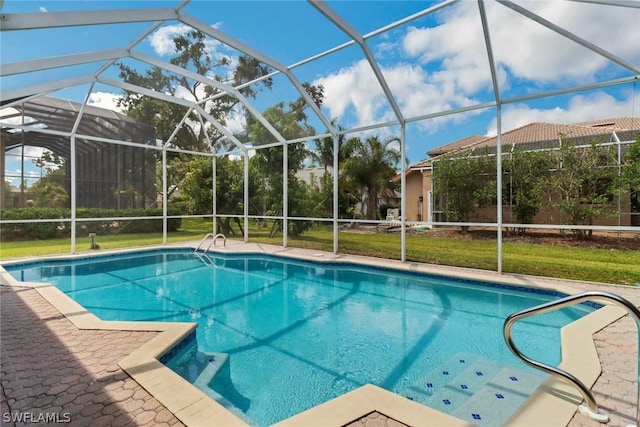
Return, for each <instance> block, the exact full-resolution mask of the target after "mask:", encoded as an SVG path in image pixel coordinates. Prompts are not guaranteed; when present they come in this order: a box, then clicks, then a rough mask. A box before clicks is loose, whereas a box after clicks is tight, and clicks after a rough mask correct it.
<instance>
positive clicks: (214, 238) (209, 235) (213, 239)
mask: <svg viewBox="0 0 640 427" xmlns="http://www.w3.org/2000/svg"><path fill="white" fill-rule="evenodd" d="M209 238H211V242H209V246H207V248H206V249H205V250H204V251H205V252H207V251H208V250H209V249H210V248H211V246H215V245H216V241H217V240H218V239H220V238H222V247H225V248H226V247H227V237H226V236H225V235H224V234H220V233H219V234H216V235H214V234H213V233H207V234H205V236H204V237H203V238H202V240H200V243H198V246H196V248H195V250H194V252H198V250H200V248H201V247H202V245H203V244H204V242H206V241H207V239H209Z"/></svg>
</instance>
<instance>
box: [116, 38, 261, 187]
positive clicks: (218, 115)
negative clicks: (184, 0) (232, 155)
mask: <svg viewBox="0 0 640 427" xmlns="http://www.w3.org/2000/svg"><path fill="white" fill-rule="evenodd" d="M206 42H207V39H206V36H205V35H204V34H203V33H202V32H200V31H195V30H194V31H190V32H188V33H186V34H184V35H179V36H176V37H175V38H174V39H173V43H174V50H175V52H176V54H175V56H174V57H173V58H171V59H170V61H169V62H170V63H171V64H173V65H176V66H178V67H181V68H184V69H187V70H191V71H194V72H195V73H197V74H199V75H202V76H209V77H210V78H211V79H214V80H217V81H219V82H222V83H226V84H229V85H233V86H241V85H242V84H243V83H247V82H250V81H253V80H255V79H257V78H259V77H264V76H266V75H267V74H268V73H269V72H270V71H271V70H270V69H269V67H267V66H266V65H263V64H261V63H260V62H259V61H257V60H256V59H255V58H252V57H249V56H240V57H239V58H237V64H236V66H235V68H234V69H233V70H230V66H231V64H232V62H233V61H232V59H231V58H229V57H226V56H221V57H220V58H219V59H217V60H216V61H214V60H213V59H212V57H211V55H210V54H209V52H208V50H207V43H206ZM118 66H119V68H120V77H121V78H122V79H123V80H124V81H125V82H127V83H131V84H135V85H138V86H141V87H145V88H149V89H152V90H154V91H156V92H159V93H163V94H170V95H173V96H179V95H178V94H179V93H180V92H183V91H187V92H188V93H189V95H190V96H191V97H192V98H193V99H195V100H196V101H203V100H204V99H206V98H209V97H211V96H212V95H214V94H219V90H218V89H216V88H215V87H214V86H211V85H206V84H204V83H202V82H200V81H193V80H191V79H189V78H187V77H184V76H182V75H179V74H175V73H168V72H166V71H164V70H163V69H162V68H160V67H155V66H154V67H151V68H149V69H147V70H146V71H144V73H140V72H139V71H138V70H136V69H133V68H131V67H129V66H127V65H125V64H123V63H119V64H118ZM271 86H272V79H271V78H265V79H262V80H261V81H260V83H259V84H254V85H248V86H245V87H242V88H240V89H238V90H239V92H240V93H242V94H243V95H244V96H246V97H255V96H256V94H257V91H259V90H261V89H263V88H267V89H270V88H271ZM237 103H238V100H237V99H236V98H234V97H232V96H230V95H228V94H224V95H220V96H218V97H217V98H215V99H213V100H209V101H207V102H206V103H204V104H202V105H203V107H204V108H205V110H206V111H207V113H208V114H209V115H211V116H212V117H213V118H214V119H216V120H217V121H218V122H220V123H222V124H224V123H225V120H226V117H227V116H228V114H229V113H230V112H231V111H233V110H234V108H235V107H236V105H237ZM119 105H120V106H121V107H124V109H125V114H126V115H127V116H129V117H131V118H134V119H136V120H139V121H142V122H145V123H149V124H151V125H153V126H154V128H155V130H156V138H158V139H160V140H162V141H168V139H169V137H170V136H171V135H172V133H173V132H174V130H175V129H176V128H177V127H178V125H179V124H180V121H181V120H182V118H183V117H184V116H185V114H186V113H187V111H188V108H187V107H184V106H182V105H178V104H174V103H171V102H166V101H163V100H160V99H157V98H153V97H150V96H145V95H140V94H138V93H135V92H128V91H125V96H124V98H123V99H122V100H120V101H119ZM205 123H206V120H205ZM207 137H208V138H209V140H210V141H213V143H214V144H217V145H220V144H219V143H218V142H219V141H220V139H221V137H222V135H221V134H220V132H219V131H218V130H217V129H216V128H215V127H213V126H206V127H203V126H201V125H200V119H199V117H198V114H197V113H195V112H191V114H190V115H189V118H188V120H186V121H185V123H184V124H183V125H182V126H181V127H179V128H178V130H177V133H176V135H175V137H174V139H173V140H172V144H173V145H174V146H175V147H179V148H182V149H186V150H195V151H208V148H207V146H206V141H207ZM189 157H190V156H189V155H185V154H182V153H175V152H169V153H168V159H167V163H168V165H169V167H168V169H167V174H168V181H169V182H170V183H172V185H170V187H169V194H168V195H167V196H170V195H171V193H172V192H174V191H176V190H177V189H178V188H180V187H181V186H182V180H183V179H184V178H185V176H186V173H187V169H186V168H185V167H184V165H183V164H184V163H185V162H189Z"/></svg>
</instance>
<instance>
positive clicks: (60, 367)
mask: <svg viewBox="0 0 640 427" xmlns="http://www.w3.org/2000/svg"><path fill="white" fill-rule="evenodd" d="M548 282H549V283H553V281H552V280H549V281H548ZM571 286H572V287H574V288H575V289H577V290H595V289H600V290H607V291H611V292H614V293H617V294H619V295H621V296H623V297H625V298H627V299H629V300H631V301H632V302H633V303H634V304H636V305H640V289H637V288H630V287H610V286H600V285H593V284H583V283H572V284H571ZM0 291H1V295H0V299H1V311H0V321H1V330H0V339H1V340H0V361H1V374H2V377H1V387H0V392H1V393H0V398H1V399H0V405H1V408H0V409H1V416H2V420H1V421H2V425H3V426H5V425H6V426H14V425H15V426H23V425H25V426H26V425H29V426H31V425H43V426H44V425H52V424H54V422H56V421H58V422H65V423H68V424H69V425H76V426H88V425H91V426H126V425H136V426H180V425H183V424H182V423H181V422H180V421H179V420H178V419H177V418H176V417H175V416H174V415H173V414H172V413H171V412H169V411H168V410H167V409H166V408H165V407H164V406H163V405H162V404H161V403H160V402H158V401H157V400H156V399H155V398H154V397H153V396H151V395H150V394H149V393H147V392H146V391H145V390H144V389H143V388H142V387H141V386H140V385H139V384H138V383H137V382H135V381H134V380H133V379H132V378H131V377H129V376H128V375H127V374H126V373H125V372H124V371H122V369H120V368H119V366H118V364H117V363H118V361H119V360H121V359H123V358H124V357H125V356H127V355H128V354H130V353H131V352H132V351H134V350H135V349H136V348H138V347H139V346H141V345H142V344H144V343H146V342H147V341H149V340H150V339H152V338H153V337H154V336H155V335H156V334H157V332H132V331H110V330H79V329H77V328H76V327H75V326H74V325H73V324H72V323H71V322H70V321H69V320H68V319H67V318H66V317H64V316H62V315H61V314H60V312H58V311H57V310H56V309H55V308H54V307H53V306H52V305H51V304H49V303H48V302H47V301H46V300H45V299H44V298H43V297H42V296H40V294H39V293H38V292H37V291H36V290H34V289H32V288H28V287H15V286H0ZM636 334H637V332H636V328H635V324H634V322H633V320H632V319H631V318H630V317H629V316H626V317H624V318H622V319H620V320H618V321H617V322H615V323H613V324H611V325H610V326H608V327H606V328H604V329H603V330H602V331H600V332H598V333H596V334H595V335H594V340H595V343H596V347H597V350H598V354H599V357H600V360H601V364H602V375H601V376H600V377H599V379H598V380H597V382H596V384H595V385H594V387H593V392H594V394H595V396H596V399H597V400H598V403H599V404H600V406H601V408H602V409H603V410H604V411H606V412H607V413H608V414H609V415H610V417H611V421H610V422H609V423H608V424H607V426H626V425H628V424H633V423H635V421H636V419H635V418H636V404H637V394H636V393H637V377H638V373H637V364H638V353H637V342H638V340H637V335H636ZM351 425H352V426H354V427H355V426H359V427H360V426H361V427H371V426H389V427H391V426H400V425H403V424H402V423H398V422H397V421H395V420H393V419H389V418H386V417H385V416H384V414H379V413H372V414H369V415H368V416H366V417H363V418H362V419H360V420H359V421H355V422H354V423H353V424H351ZM541 425H544V422H543V423H542V424H541ZM568 425H569V426H570V427H580V426H589V427H591V426H594V427H595V426H600V425H601V424H599V423H597V422H595V421H592V420H589V419H587V418H585V417H584V416H582V415H580V414H576V415H575V416H574V417H573V419H572V420H571V422H570V423H569V424H568Z"/></svg>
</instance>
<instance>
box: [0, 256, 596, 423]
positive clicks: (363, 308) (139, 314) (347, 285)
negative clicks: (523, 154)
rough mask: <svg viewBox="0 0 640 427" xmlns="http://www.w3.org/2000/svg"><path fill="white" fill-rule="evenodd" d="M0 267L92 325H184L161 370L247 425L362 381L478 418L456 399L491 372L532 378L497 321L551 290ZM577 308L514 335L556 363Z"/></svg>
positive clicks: (238, 259)
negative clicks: (96, 321)
mask: <svg viewBox="0 0 640 427" xmlns="http://www.w3.org/2000/svg"><path fill="white" fill-rule="evenodd" d="M5 268H6V269H7V271H9V272H10V273H11V274H12V275H13V276H14V277H15V278H16V279H18V280H21V281H44V282H51V283H54V284H55V285H56V286H57V287H58V288H59V289H61V290H62V291H63V292H65V293H66V294H67V295H69V296H70V297H72V298H73V299H75V300H76V301H78V302H79V303H80V304H82V305H83V306H85V307H86V308H87V309H89V310H90V311H92V312H93V313H94V314H96V315H97V316H99V317H100V318H102V319H105V320H116V319H117V320H155V321H197V322H198V323H199V327H198V329H197V337H196V339H195V340H192V341H191V342H189V343H187V345H186V346H185V347H184V348H182V349H181V350H180V351H179V352H177V353H175V354H173V355H172V357H171V358H170V359H168V360H166V363H167V365H168V366H170V367H171V368H173V369H174V370H176V371H177V372H178V373H180V374H181V375H183V376H184V377H185V378H187V379H188V380H190V381H191V382H192V383H194V384H196V385H197V386H199V387H201V388H202V389H203V390H204V391H205V392H207V393H208V394H209V395H210V396H212V397H214V398H217V399H221V400H222V401H224V403H225V404H226V405H227V406H228V407H231V406H233V407H234V408H233V409H234V410H236V411H241V412H242V414H243V416H244V417H245V419H247V420H248V421H250V422H251V423H252V424H257V425H267V424H272V423H274V422H276V421H279V420H282V419H284V418H287V417H289V416H291V415H293V414H296V413H298V412H300V411H303V410H305V409H308V408H310V407H312V406H315V405H317V404H319V403H322V402H324V401H327V400H329V399H331V398H333V397H336V396H338V395H340V394H343V393H345V392H347V391H349V390H352V389H354V388H357V387H358V386H360V385H362V384H365V383H373V384H377V385H379V386H381V387H383V388H386V389H388V390H391V391H394V392H396V393H398V394H401V395H403V396H406V397H408V398H412V399H414V400H417V401H419V402H422V403H426V404H429V405H430V406H433V407H436V408H437V409H440V410H443V411H446V412H449V413H453V414H455V415H456V416H459V417H460V418H466V419H469V420H470V421H472V422H475V423H480V422H479V421H486V420H490V419H491V417H490V416H489V415H485V414H486V413H487V412H489V411H488V404H487V403H486V402H485V403H482V404H481V405H482V406H481V407H484V408H485V413H481V410H479V409H473V410H471V409H469V410H468V409H467V406H469V405H470V404H469V403H465V402H462V403H457V402H456V400H457V399H458V398H459V397H460V396H459V395H460V394H469V393H471V391H475V390H473V389H474V388H476V387H481V386H486V384H487V383H488V381H489V380H488V378H489V376H491V378H496V375H497V373H498V372H502V371H503V370H505V369H519V370H520V371H519V373H517V374H508V375H507V376H506V377H505V378H506V380H505V381H511V382H513V383H514V384H516V383H518V386H520V385H521V384H522V383H524V381H523V379H524V378H527V381H533V385H535V384H536V383H535V381H536V374H534V373H532V372H530V371H526V369H525V368H524V367H523V366H522V365H521V364H520V363H518V362H517V361H516V360H515V359H514V358H513V357H512V355H511V353H510V352H509V351H508V349H507V348H506V346H505V345H504V342H503V338H502V322H503V321H504V318H505V317H506V316H507V315H508V314H511V313H512V312H514V311H517V310H519V309H522V308H525V307H530V306H532V305H536V304H538V303H540V302H542V301H546V300H549V299H551V298H556V297H557V296H559V294H557V293H555V292H543V291H542V290H538V291H537V292H536V293H533V292H522V291H520V290H517V289H516V288H515V287H509V286H503V285H489V284H483V283H479V282H473V281H462V280H453V279H447V278H444V277H438V276H427V275H423V274H409V273H400V272H397V271H392V270H386V269H381V268H380V269H372V268H364V267H359V266H355V265H341V264H331V263H329V264H327V263H312V262H302V261H296V260H291V259H284V258H278V257H274V256H263V255H243V256H233V255H227V256H213V255H211V254H209V255H206V256H205V255H203V254H199V255H194V253H193V251H192V250H190V251H188V250H166V251H151V252H143V253H135V254H127V255H125V256H109V257H98V258H91V259H84V260H74V261H68V260H65V261H62V260H60V261H47V262H38V263H30V264H16V265H7V266H5ZM591 310H592V308H590V307H587V306H584V305H582V306H579V307H577V308H575V309H570V310H562V311H559V312H555V313H549V314H545V315H542V316H540V317H538V318H536V319H534V322H529V323H527V322H521V324H519V325H517V326H518V329H516V330H515V331H514V335H515V337H516V342H517V343H518V345H519V346H520V347H521V348H523V349H524V350H525V351H526V352H527V353H528V354H530V355H532V356H534V357H535V358H537V359H540V360H542V361H544V362H546V363H557V362H558V361H559V348H560V346H559V344H558V342H559V338H558V335H559V333H558V331H559V328H560V327H561V326H562V325H564V324H566V323H569V322H571V321H573V320H575V319H577V318H578V317H580V316H582V315H584V314H586V313H588V312H589V311H591ZM445 372H446V374H445ZM509 372H513V371H509ZM478 373H480V374H478ZM454 377H455V379H454ZM450 378H451V379H452V381H454V383H451V381H449V379H450ZM511 378H516V380H513V379H511ZM455 381H457V382H455ZM537 381H538V383H539V381H540V377H537ZM493 382H494V383H496V384H495V385H496V387H502V388H501V390H502V389H505V390H506V388H504V387H503V385H502V384H500V383H499V381H497V380H496V381H493ZM458 383H459V384H458ZM452 384H454V386H452ZM462 386H464V387H462ZM465 387H466V388H465ZM454 388H455V389H456V390H453V389H454ZM483 390H485V389H483ZM512 390H515V391H514V393H521V391H519V389H517V388H516V389H512ZM485 392H486V390H485ZM447 393H448V394H447ZM504 393H505V394H502V393H497V392H496V393H493V395H492V396H491V397H492V399H493V401H495V402H498V403H499V401H501V400H504V399H505V397H509V395H508V394H507V392H504ZM480 394H481V393H480ZM496 395H500V396H502V398H500V397H497V396H496ZM446 402H449V403H446ZM465 405H467V406H465ZM511 409H512V410H513V409H515V408H513V407H512V408H511ZM465 411H466V412H465ZM463 412H464V413H463ZM491 412H496V411H495V410H494V409H492V410H491ZM465 414H466V415H465ZM476 417H480V420H478V419H477V418H476ZM486 425H490V424H489V423H487V424H486ZM493 425H499V423H498V424H493Z"/></svg>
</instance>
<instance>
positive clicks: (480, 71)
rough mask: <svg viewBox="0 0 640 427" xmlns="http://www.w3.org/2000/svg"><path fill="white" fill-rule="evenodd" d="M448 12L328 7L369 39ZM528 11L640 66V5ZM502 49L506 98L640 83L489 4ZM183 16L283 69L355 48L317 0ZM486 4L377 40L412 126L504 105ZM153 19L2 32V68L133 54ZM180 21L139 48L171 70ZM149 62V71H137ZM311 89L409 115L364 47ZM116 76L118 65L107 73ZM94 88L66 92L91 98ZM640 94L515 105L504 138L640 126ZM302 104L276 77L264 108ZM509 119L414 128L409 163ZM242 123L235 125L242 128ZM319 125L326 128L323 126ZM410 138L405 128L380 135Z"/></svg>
mask: <svg viewBox="0 0 640 427" xmlns="http://www.w3.org/2000/svg"><path fill="white" fill-rule="evenodd" d="M437 3H439V2H424V1H328V2H327V4H328V5H329V6H330V7H331V8H332V9H333V10H334V11H335V12H336V13H337V14H339V15H340V16H341V17H342V18H343V19H344V20H345V21H347V22H348V23H349V24H350V25H351V26H353V27H354V28H355V29H356V30H357V31H358V32H360V33H361V34H368V33H370V32H372V31H375V30H377V29H379V28H381V27H383V26H385V25H387V24H389V23H392V22H395V21H397V20H400V19H402V18H404V17H405V16H409V15H412V14H414V13H416V12H419V11H421V10H423V9H425V8H427V7H429V6H430V5H433V4H437ZM517 3H518V4H520V5H522V6H523V7H525V8H526V9H527V10H530V11H531V12H533V13H535V14H537V15H539V16H542V17H543V18H544V19H546V20H548V21H551V22H553V23H555V24H556V25H558V26H560V27H562V28H565V29H567V30H568V31H570V32H571V33H573V34H575V35H577V36H578V37H580V38H581V39H584V40H586V41H588V42H590V43H593V44H595V45H597V46H599V47H601V48H602V49H605V50H606V51H607V52H610V53H611V54H613V55H615V56H616V57H618V58H621V59H622V60H624V61H626V62H627V63H630V64H633V65H634V66H635V67H636V68H639V67H640V31H639V30H638V29H637V26H638V22H640V9H638V8H624V7H615V6H603V5H596V4H584V3H579V2H569V1H560V0H553V1H546V0H537V1H530V2H517ZM178 4H179V2H178V1H91V0H87V1H47V0H42V1H31V0H28V1H24V0H20V1H18V0H6V1H5V2H4V7H3V10H2V12H3V13H4V14H10V13H43V14H44V13H51V12H60V11H69V10H107V9H136V8H174V7H176V6H177V5H178ZM485 8H486V11H487V19H488V21H489V27H490V29H489V32H490V36H491V42H492V48H493V51H494V55H495V58H496V65H497V69H498V76H497V81H498V86H499V88H500V95H501V97H502V98H503V99H509V98H513V97H519V96H525V95H528V94H535V93H538V92H544V91H551V90H556V89H562V88H566V87H576V86H581V85H589V84H593V83H595V82H598V81H602V80H611V79H616V78H623V77H628V76H632V75H634V72H633V71H632V70H629V69H628V68H625V67H623V66H621V65H619V64H616V63H614V62H613V61H611V60H610V59H608V58H605V57H603V56H601V55H598V54H596V53H594V52H592V51H590V50H588V49H586V48H585V47H584V46H581V45H579V44H578V43H575V42H573V41H570V40H567V39H565V38H563V37H561V36H559V35H558V34H556V33H554V32H553V31H551V30H549V29H548V28H544V27H543V26H541V25H539V24H538V23H535V22H533V21H531V20H529V19H526V18H524V17H523V16H522V15H520V14H518V13H516V12H514V11H513V10H511V9H509V8H507V7H504V6H502V5H500V4H498V3H495V2H486V3H485ZM183 11H184V12H185V13H186V14H189V15H191V16H194V17H197V18H198V19H199V20H201V21H203V22H205V23H206V24H208V25H211V26H214V27H215V28H217V29H219V30H220V31H222V32H224V33H226V34H228V35H230V36H231V37H233V38H235V39H237V40H240V41H241V42H243V43H245V44H247V45H250V46H251V47H252V48H253V49H255V50H257V51H259V52H261V53H262V54H265V55H267V56H269V57H271V58H273V59H274V60H276V61H278V62H280V63H282V64H284V65H288V66H290V65H292V64H295V63H297V62H299V61H301V60H303V59H305V58H308V57H310V56H313V55H316V54H319V53H321V52H324V51H326V50H327V49H330V48H333V47H335V46H338V45H340V44H342V43H345V42H347V41H348V40H349V38H348V37H347V36H346V35H345V34H344V33H343V32H341V31H340V30H339V29H337V28H336V27H335V26H333V25H332V24H331V23H330V22H329V21H328V20H327V19H326V18H325V17H324V16H322V15H321V14H320V13H319V12H318V11H317V10H316V9H315V8H313V7H312V6H310V5H309V4H308V3H307V2H304V1H259V2H256V1H198V0H195V1H192V2H191V3H189V4H188V5H187V6H186V7H185V8H184V9H183ZM479 16H480V15H479V11H478V4H477V2H475V1H469V0H463V1H461V2H459V3H456V4H454V5H452V6H448V7H446V8H443V9H442V10H439V11H438V12H435V13H433V14H430V15H428V16H425V17H422V18H419V19H417V20H415V21H412V22H410V23H408V24H405V25H402V26H399V27H397V28H395V29H393V30H390V31H388V32H385V33H384V34H381V35H377V36H375V37H372V38H370V39H369V40H368V42H369V46H370V48H371V51H372V53H373V54H374V56H375V58H376V60H377V62H378V63H379V64H380V68H381V71H382V73H383V75H384V77H385V79H386V80H387V82H388V84H389V87H390V88H391V90H392V92H393V94H394V97H395V99H396V100H397V102H398V105H399V106H400V109H401V111H402V114H403V115H404V116H405V117H415V116H422V115H425V114H432V113H437V112H439V111H447V110H451V109H456V108H461V107H465V106H469V105H474V104H479V103H484V102H489V101H492V100H493V96H494V95H493V86H492V81H491V75H490V72H489V67H488V60H487V55H486V48H485V44H484V40H483V32H482V27H481V21H480V19H479ZM149 26H150V23H141V24H126V25H123V24H118V25H103V26H94V27H75V28H65V29H48V30H30V31H13V32H7V33H2V35H1V37H2V39H1V40H0V47H1V51H0V58H1V60H2V63H3V64H4V63H12V62H18V61H24V60H30V59H37V58H40V57H50V56H58V55H68V54H73V53H79V52H89V51H96V50H102V49H112V48H121V47H126V46H127V45H128V44H129V43H131V42H132V41H133V40H134V39H135V38H136V37H137V36H138V35H139V34H141V33H142V32H143V31H144V30H146V29H147V28H149ZM185 29H186V27H185V26H184V25H183V24H180V23H179V22H167V23H165V24H164V25H163V26H162V27H161V29H160V30H158V31H156V32H155V33H153V34H152V35H151V36H150V37H147V38H146V39H145V40H143V41H142V42H141V43H140V44H139V45H137V46H136V47H135V48H134V50H136V51H138V52H141V53H144V54H147V55H151V56H154V57H156V58H159V59H161V60H163V61H168V60H169V58H170V48H171V44H170V36H171V35H172V34H178V33H181V32H183V31H185ZM210 49H211V54H212V55H213V56H218V55H223V56H227V57H230V58H233V57H235V56H236V55H237V52H236V51H235V50H234V49H231V48H229V47H228V46H224V45H222V44H221V43H218V42H214V41H212V42H211V44H210ZM126 62H127V63H129V64H132V65H135V66H140V65H139V63H138V64H136V61H132V60H131V61H126ZM100 65H101V64H96V63H93V64H87V65H84V66H75V67H67V68H65V69H58V70H48V71H46V72H39V73H31V75H28V76H24V75H23V76H6V77H2V80H0V85H1V87H2V90H8V89H13V88H16V87H23V86H28V85H30V84H33V83H38V82H46V81H54V80H57V79H63V78H69V77H73V76H80V75H85V74H92V73H94V72H95V71H96V70H97V69H98V68H99V67H100ZM293 72H294V74H295V75H296V77H297V78H298V80H300V81H302V82H312V83H316V84H322V85H323V86H324V88H325V103H324V108H323V112H324V113H325V115H326V116H327V117H329V118H330V119H331V118H338V122H339V123H340V124H341V126H343V127H345V128H352V127H363V126H369V125H373V124H375V123H381V122H387V121H392V120H394V119H395V116H394V114H393V111H392V109H391V108H390V105H389V103H388V102H387V100H386V98H385V97H384V94H383V93H382V91H381V89H380V87H379V85H378V84H377V81H376V80H375V77H374V74H373V73H372V71H371V67H370V66H369V63H368V62H367V61H366V59H365V57H364V55H363V53H362V50H361V49H360V48H358V47H357V46H355V45H354V46H350V47H348V48H345V49H342V50H340V51H338V52H336V53H334V54H331V55H329V56H327V57H324V58H322V59H320V60H317V61H314V62H313V63H311V64H306V65H303V66H300V67H297V68H295V69H294V70H293ZM104 75H105V76H107V77H111V78H116V77H117V69H116V68H115V67H112V68H111V69H109V70H107V71H106V72H105V74H104ZM88 89H89V88H88V86H80V87H75V88H70V89H65V90H62V91H58V92H55V93H52V94H51V95H52V96H58V97H62V98H67V99H70V100H75V101H82V100H83V98H84V97H85V96H86V95H87V92H88ZM637 91H640V88H635V87H634V85H633V84H632V83H626V84H623V85H618V86H613V87H609V88H603V89H594V90H587V91H582V92H579V93H574V94H567V95H561V96H554V97H550V98H544V99H538V100H535V101H530V102H527V103H510V104H508V105H505V106H504V107H503V130H504V131H508V130H510V129H513V128H515V127H519V126H522V125H525V124H527V123H531V122H538V121H539V122H552V123H575V122H582V121H588V120H596V119H601V118H608V117H619V116H632V115H634V116H638V115H639V114H640V96H638V95H637ZM119 95H120V90H119V89H118V88H116V87H113V86H106V85H101V84H99V85H96V87H95V88H94V91H93V93H92V94H91V96H90V102H91V103H93V104H95V105H98V106H104V107H107V108H113V106H114V101H113V100H114V98H115V97H117V96H119ZM295 97H297V93H296V92H295V90H294V89H293V88H292V86H291V84H290V82H289V81H288V80H287V79H286V78H284V77H283V76H281V75H280V76H277V77H276V78H274V89H273V90H272V91H270V92H261V93H260V94H259V96H258V98H257V99H256V100H255V104H256V106H257V107H258V109H259V110H261V111H262V110H264V109H265V108H267V107H269V106H271V105H273V104H274V103H275V102H278V101H279V100H284V101H289V100H292V99H294V98H295ZM495 115H496V112H495V109H494V108H489V109H485V110H477V111H473V112H468V113H463V114H455V115H446V116H442V117H438V118H435V119H428V120H422V121H417V122H412V123H410V124H409V125H408V126H407V154H408V158H409V160H410V162H412V163H414V162H417V161H419V160H421V159H424V158H426V157H427V156H426V152H427V151H428V150H430V149H433V148H435V147H437V146H440V145H444V144H447V143H449V142H453V141H455V140H457V139H461V138H464V137H466V136H469V135H471V134H481V135H493V134H495V131H496V123H495ZM238 120H239V119H238V117H234V118H232V119H231V120H229V124H230V126H232V127H233V129H237V128H238V127H239V126H240V125H241V123H238ZM312 124H313V125H314V126H315V127H316V128H317V130H318V132H323V131H324V128H323V126H322V124H321V123H320V121H319V120H313V121H312ZM371 133H374V134H378V135H381V136H383V137H385V136H389V135H399V128H398V127H397V126H396V127H391V128H385V129H380V130H376V131H369V132H368V134H371Z"/></svg>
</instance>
